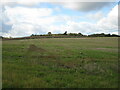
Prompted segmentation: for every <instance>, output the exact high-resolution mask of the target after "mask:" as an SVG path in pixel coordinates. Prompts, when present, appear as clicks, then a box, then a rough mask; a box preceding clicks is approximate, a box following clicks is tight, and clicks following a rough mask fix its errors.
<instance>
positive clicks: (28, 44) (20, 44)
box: [2, 37, 118, 88]
mask: <svg viewBox="0 0 120 90" xmlns="http://www.w3.org/2000/svg"><path fill="white" fill-rule="evenodd" d="M2 43H3V44H2V84H3V88H117V87H118V38H117V37H98V38H41V39H26V40H6V41H3V42H2Z"/></svg>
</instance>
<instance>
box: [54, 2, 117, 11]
mask: <svg viewBox="0 0 120 90" xmlns="http://www.w3.org/2000/svg"><path fill="white" fill-rule="evenodd" d="M113 3H115V2H62V3H54V4H59V5H62V6H63V7H65V8H70V9H73V10H78V11H83V12H88V11H93V10H100V9H102V8H103V7H106V6H109V5H111V4H113Z"/></svg>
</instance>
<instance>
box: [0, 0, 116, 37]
mask: <svg viewBox="0 0 120 90" xmlns="http://www.w3.org/2000/svg"><path fill="white" fill-rule="evenodd" d="M31 1H32V2H25V0H19V1H12V2H7V1H5V2H2V4H0V7H1V8H0V9H1V12H0V13H1V14H0V15H1V17H0V28H1V29H2V31H0V34H2V36H5V37H10V36H11V37H22V36H29V35H31V34H47V33H48V32H52V33H64V32H65V31H67V32H68V33H70V32H71V33H79V32H81V33H83V34H86V35H88V34H93V33H111V34H118V3H117V2H80V1H79V0H77V1H76V2H75V1H71V2H65V0H64V1H62V2H55V1H54V2H41V1H39V0H37V1H35V0H31Z"/></svg>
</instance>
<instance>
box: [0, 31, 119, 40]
mask: <svg viewBox="0 0 120 90" xmlns="http://www.w3.org/2000/svg"><path fill="white" fill-rule="evenodd" d="M80 37H120V36H119V35H116V34H104V33H101V34H91V35H83V34H82V33H67V31H65V33H63V34H52V33H51V32H48V34H43V35H36V34H32V35H31V36H28V37H21V38H12V37H9V38H6V37H2V36H0V38H2V39H3V40H4V39H5V40H19V39H36V38H80Z"/></svg>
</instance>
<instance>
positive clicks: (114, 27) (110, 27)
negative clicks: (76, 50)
mask: <svg viewBox="0 0 120 90" xmlns="http://www.w3.org/2000/svg"><path fill="white" fill-rule="evenodd" d="M97 25H98V27H99V28H101V30H102V31H106V32H115V31H118V5H116V6H115V7H114V8H113V9H112V10H111V11H110V12H109V13H108V15H107V17H104V18H102V19H101V20H99V21H98V22H97Z"/></svg>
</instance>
